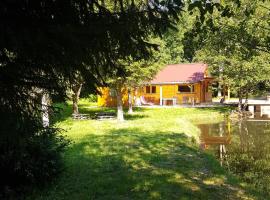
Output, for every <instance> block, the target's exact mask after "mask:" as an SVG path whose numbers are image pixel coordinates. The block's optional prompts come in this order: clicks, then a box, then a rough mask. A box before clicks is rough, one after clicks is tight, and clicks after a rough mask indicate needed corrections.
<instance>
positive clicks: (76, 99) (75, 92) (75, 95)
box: [72, 83, 82, 114]
mask: <svg viewBox="0 0 270 200" xmlns="http://www.w3.org/2000/svg"><path fill="white" fill-rule="evenodd" d="M81 89H82V84H81V83H80V84H76V85H74V86H72V91H73V94H72V104H73V106H72V107H73V114H79V107H78V103H79V98H80V94H81Z"/></svg>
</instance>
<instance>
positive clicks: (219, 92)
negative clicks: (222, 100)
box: [217, 82, 222, 97]
mask: <svg viewBox="0 0 270 200" xmlns="http://www.w3.org/2000/svg"><path fill="white" fill-rule="evenodd" d="M221 90H222V88H221V83H220V82H219V83H218V94H217V96H218V97H221V96H222V94H221Z"/></svg>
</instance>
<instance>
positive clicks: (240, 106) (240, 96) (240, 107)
mask: <svg viewBox="0 0 270 200" xmlns="http://www.w3.org/2000/svg"><path fill="white" fill-rule="evenodd" d="M238 95H239V101H238V111H239V112H242V104H243V103H242V100H243V91H242V88H240V89H239V92H238Z"/></svg>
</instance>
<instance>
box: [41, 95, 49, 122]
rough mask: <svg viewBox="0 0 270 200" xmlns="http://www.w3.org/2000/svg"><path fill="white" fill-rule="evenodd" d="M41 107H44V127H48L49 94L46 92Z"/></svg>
mask: <svg viewBox="0 0 270 200" xmlns="http://www.w3.org/2000/svg"><path fill="white" fill-rule="evenodd" d="M41 107H42V123H43V127H48V126H49V125H50V120H49V94H48V93H46V92H44V93H43V94H42V97H41Z"/></svg>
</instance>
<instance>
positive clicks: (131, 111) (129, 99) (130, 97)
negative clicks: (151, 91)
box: [128, 89, 133, 114]
mask: <svg viewBox="0 0 270 200" xmlns="http://www.w3.org/2000/svg"><path fill="white" fill-rule="evenodd" d="M132 113H133V109H132V95H131V90H130V89H129V90H128V114H132Z"/></svg>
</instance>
